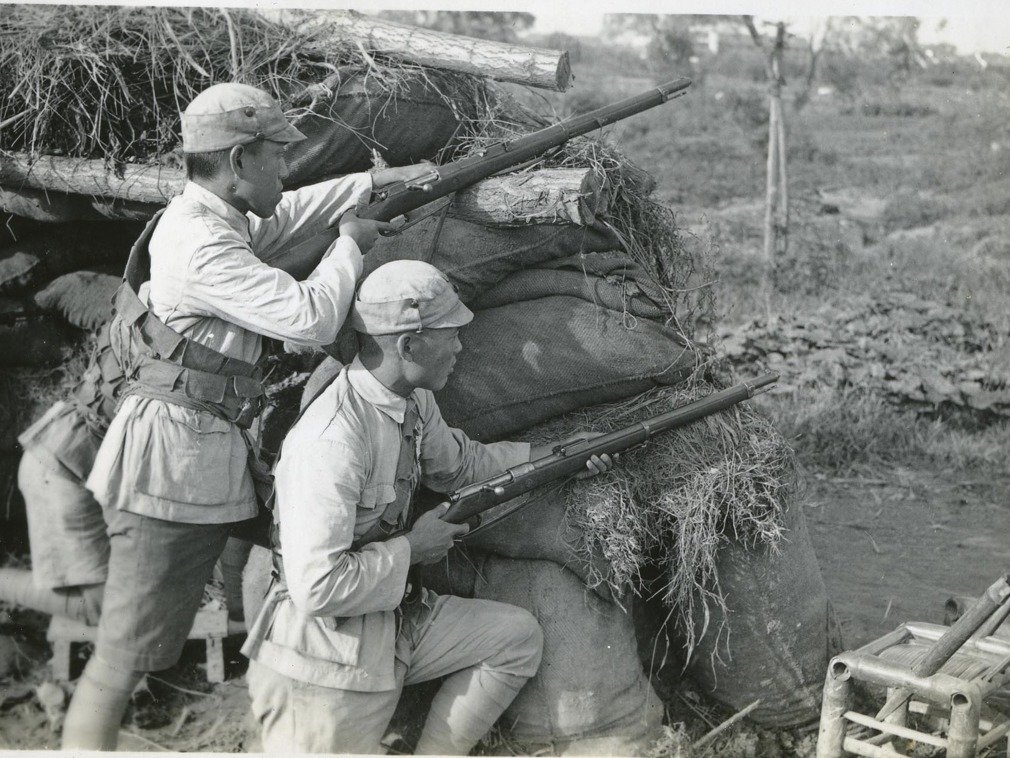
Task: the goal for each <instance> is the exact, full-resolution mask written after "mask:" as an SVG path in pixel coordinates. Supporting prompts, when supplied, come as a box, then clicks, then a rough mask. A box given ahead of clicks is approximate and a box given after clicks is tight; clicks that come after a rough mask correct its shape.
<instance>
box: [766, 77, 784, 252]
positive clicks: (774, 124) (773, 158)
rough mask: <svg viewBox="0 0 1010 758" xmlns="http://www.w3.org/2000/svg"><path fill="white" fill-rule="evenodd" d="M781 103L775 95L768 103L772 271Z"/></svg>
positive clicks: (768, 244) (768, 226)
mask: <svg viewBox="0 0 1010 758" xmlns="http://www.w3.org/2000/svg"><path fill="white" fill-rule="evenodd" d="M780 105H781V102H780V100H779V98H777V97H776V96H775V95H774V94H772V95H771V96H770V98H769V103H768V162H767V167H766V177H765V238H764V243H765V244H764V256H765V265H766V267H768V268H769V269H770V267H771V266H772V264H773V262H774V261H775V248H776V244H775V236H776V235H775V222H776V221H777V220H778V200H779V177H780V174H779V135H778V132H779V110H780V107H779V106H780Z"/></svg>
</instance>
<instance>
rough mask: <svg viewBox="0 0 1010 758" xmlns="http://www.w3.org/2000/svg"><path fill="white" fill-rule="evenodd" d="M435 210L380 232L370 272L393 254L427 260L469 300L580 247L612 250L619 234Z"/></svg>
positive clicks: (393, 257) (581, 249)
mask: <svg viewBox="0 0 1010 758" xmlns="http://www.w3.org/2000/svg"><path fill="white" fill-rule="evenodd" d="M439 221H440V219H439V218H438V217H437V216H432V217H430V218H427V219H425V220H424V221H422V222H420V223H418V224H417V225H416V226H413V227H411V228H410V229H408V230H407V231H405V232H403V233H401V234H397V235H394V236H392V237H384V238H380V239H379V241H378V242H377V243H376V245H375V247H374V248H372V250H371V252H369V254H368V255H367V256H365V275H367V274H368V273H370V272H371V271H374V270H375V269H376V268H378V267H379V266H381V265H382V264H383V263H388V262H389V261H393V260H400V259H411V260H425V261H428V262H429V263H431V264H432V265H433V266H435V267H437V268H438V269H439V270H441V271H442V272H443V273H444V274H445V275H446V276H448V277H449V280H450V281H451V282H452V283H453V284H455V285H456V287H457V288H458V290H459V296H460V298H461V299H462V300H463V302H464V303H469V302H470V301H472V300H473V299H474V298H475V297H476V296H477V295H479V294H480V293H481V292H483V291H484V290H486V289H488V288H489V287H492V286H494V285H495V284H497V283H498V282H500V281H501V280H502V279H504V278H505V277H506V276H508V275H509V274H511V273H512V272H514V271H519V270H521V269H527V268H534V267H538V266H541V265H542V264H544V263H546V262H548V261H552V260H556V259H559V258H569V257H571V256H573V255H576V254H578V253H588V252H594V251H601V250H613V249H614V248H615V247H617V246H618V241H617V238H616V237H615V236H614V235H613V234H612V233H610V232H608V231H605V230H603V229H599V228H596V227H590V226H572V225H570V224H557V225H554V224H534V225H527V226H516V227H507V228H503V227H485V226H481V225H479V224H472V223H470V222H468V221H462V220H460V219H454V218H446V219H445V220H444V222H443V223H442V226H441V230H439Z"/></svg>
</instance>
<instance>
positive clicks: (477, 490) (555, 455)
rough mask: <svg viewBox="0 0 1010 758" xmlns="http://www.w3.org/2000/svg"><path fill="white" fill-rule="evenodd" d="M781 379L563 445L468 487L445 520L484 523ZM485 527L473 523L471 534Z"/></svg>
mask: <svg viewBox="0 0 1010 758" xmlns="http://www.w3.org/2000/svg"><path fill="white" fill-rule="evenodd" d="M778 379H779V375H778V373H776V372H769V373H767V374H762V375H761V376H759V377H757V378H756V379H752V380H751V381H748V382H742V383H740V384H737V385H735V386H733V387H729V388H727V389H724V390H720V391H718V392H713V393H712V394H711V395H708V396H706V397H703V398H701V399H699V400H695V401H693V402H690V403H687V404H686V405H683V406H681V407H680V408H675V409H674V410H672V411H668V412H667V413H661V414H660V415H658V416H653V417H651V418H648V419H645V420H644V421H639V422H638V423H637V424H631V425H630V426H626V427H624V428H622V429H618V430H616V431H613V432H610V433H609V434H604V435H601V436H599V437H594V438H592V439H588V440H579V441H578V442H574V443H571V444H568V445H558V446H557V447H555V448H554V449H553V450H552V451H551V453H550V454H549V455H545V456H544V457H542V458H538V459H537V460H535V461H530V462H529V463H521V464H519V465H518V466H513V467H512V468H510V469H508V470H507V471H505V472H504V473H502V474H499V475H498V476H495V477H492V478H490V479H487V480H485V481H483V482H477V483H476V484H471V485H468V486H466V487H462V488H460V489H458V490H456V491H455V492H452V493H450V494H449V496H448V501H449V509H448V510H447V511H446V512H445V515H443V516H442V520H443V521H448V522H449V523H450V524H461V523H463V522H464V521H470V520H471V519H475V518H478V517H479V516H480V515H481V514H482V513H483V512H485V511H487V510H489V509H491V508H493V507H495V506H496V505H498V504H500V503H504V502H505V501H506V500H511V499H513V498H516V497H519V496H520V495H524V494H526V493H527V492H530V491H531V490H533V489H535V488H537V487H539V486H540V485H542V484H547V483H549V482H552V481H555V480H558V479H562V478H564V477H568V476H572V475H574V474H578V473H581V472H582V471H585V470H586V462H587V461H588V460H589V459H590V458H591V457H592V456H593V455H603V454H605V453H609V454H614V453H621V452H624V451H626V450H629V449H631V448H634V447H637V446H639V445H641V444H643V443H644V442H646V441H647V440H648V439H650V438H651V437H654V436H656V435H657V434H660V433H662V432H666V431H669V430H671V429H677V428H679V427H682V426H687V425H688V424H691V423H693V422H695V421H698V420H699V419H702V418H705V417H706V416H711V415H712V414H714V413H718V412H719V411H722V410H725V409H727V408H731V407H732V406H734V405H737V404H738V403H742V402H743V401H744V400H749V399H750V398H752V397H754V396H755V395H757V394H759V393H761V392H764V391H766V390H765V389H764V388H765V387H768V386H769V385H771V384H774V383H775V382H777V381H778ZM478 525H479V522H478V523H474V522H473V521H471V525H470V528H471V530H473V529H475V528H476V527H477V526H478Z"/></svg>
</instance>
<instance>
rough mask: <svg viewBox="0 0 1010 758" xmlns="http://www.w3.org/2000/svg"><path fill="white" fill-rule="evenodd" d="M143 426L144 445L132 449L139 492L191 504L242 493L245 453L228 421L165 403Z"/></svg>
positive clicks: (225, 500)
mask: <svg viewBox="0 0 1010 758" xmlns="http://www.w3.org/2000/svg"><path fill="white" fill-rule="evenodd" d="M144 426H145V427H146V431H147V435H148V436H147V440H146V444H139V445H135V446H133V448H134V450H136V451H137V452H138V453H139V457H138V459H137V460H135V461H134V466H135V471H136V472H137V473H136V476H137V489H138V490H139V491H140V492H142V493H144V494H145V495H150V496H152V497H159V498H164V499H165V500H170V501H173V502H178V503H190V504H193V505H222V504H225V503H230V502H233V501H235V500H237V499H238V498H239V496H240V494H241V493H242V492H244V488H243V480H244V479H245V477H246V476H247V472H246V468H247V466H246V457H247V456H248V452H247V450H246V447H245V444H244V443H243V442H242V437H241V435H240V434H238V433H237V432H235V431H234V430H233V428H232V425H231V424H229V423H228V422H227V421H225V420H223V419H220V418H218V417H217V416H214V415H213V414H211V413H204V412H202V411H195V410H191V409H189V408H183V407H182V406H178V405H173V404H171V403H165V404H164V405H162V407H161V408H160V409H159V410H158V412H157V413H156V415H155V416H154V417H153V418H151V419H150V423H149V424H145V425H144ZM135 429H136V426H135ZM137 442H141V440H137Z"/></svg>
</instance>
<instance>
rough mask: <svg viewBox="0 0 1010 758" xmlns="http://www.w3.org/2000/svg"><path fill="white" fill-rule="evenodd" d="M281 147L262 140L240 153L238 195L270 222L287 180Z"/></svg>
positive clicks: (258, 214)
mask: <svg viewBox="0 0 1010 758" xmlns="http://www.w3.org/2000/svg"><path fill="white" fill-rule="evenodd" d="M284 147H285V146H284V145H283V144H282V143H280V142H271V141H270V140H261V141H259V142H254V143H252V144H251V145H246V146H245V149H244V151H243V153H242V160H241V164H242V165H241V170H240V176H239V178H240V180H241V181H240V187H241V189H240V191H239V192H238V194H240V195H241V197H242V199H243V200H245V202H246V204H248V206H249V210H251V211H252V212H253V213H255V214H256V215H257V216H259V217H260V218H270V216H272V215H273V213H274V210H276V208H277V204H278V203H279V202H280V201H281V192H282V191H283V189H284V183H283V182H284V180H285V179H286V178H287V177H288V165H287V162H286V161H285V160H284Z"/></svg>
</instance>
